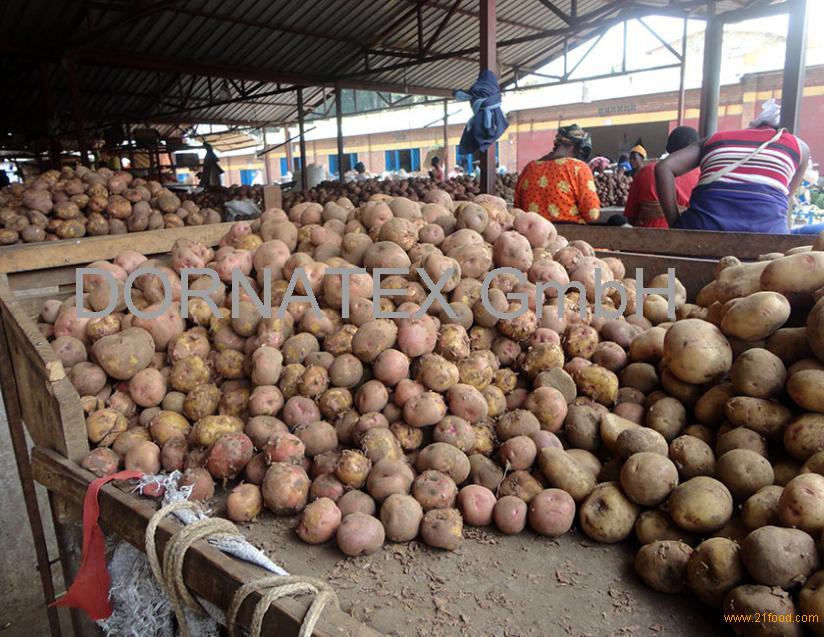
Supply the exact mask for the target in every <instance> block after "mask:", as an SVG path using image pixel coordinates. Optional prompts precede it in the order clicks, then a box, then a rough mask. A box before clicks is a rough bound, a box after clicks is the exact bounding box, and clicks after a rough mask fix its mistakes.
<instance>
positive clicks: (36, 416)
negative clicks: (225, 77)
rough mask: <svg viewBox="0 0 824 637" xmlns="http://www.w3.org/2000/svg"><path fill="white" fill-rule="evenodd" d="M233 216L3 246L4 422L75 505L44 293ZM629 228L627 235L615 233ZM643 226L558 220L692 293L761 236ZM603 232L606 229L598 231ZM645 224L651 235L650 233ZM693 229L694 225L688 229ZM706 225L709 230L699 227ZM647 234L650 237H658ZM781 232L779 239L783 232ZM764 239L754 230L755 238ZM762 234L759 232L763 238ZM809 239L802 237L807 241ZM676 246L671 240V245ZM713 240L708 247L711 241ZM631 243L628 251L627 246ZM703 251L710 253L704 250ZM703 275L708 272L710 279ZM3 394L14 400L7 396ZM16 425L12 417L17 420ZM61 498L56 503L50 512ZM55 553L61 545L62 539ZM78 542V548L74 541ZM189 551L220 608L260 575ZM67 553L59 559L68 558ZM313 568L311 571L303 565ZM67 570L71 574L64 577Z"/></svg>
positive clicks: (352, 626)
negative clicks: (684, 239) (20, 431)
mask: <svg viewBox="0 0 824 637" xmlns="http://www.w3.org/2000/svg"><path fill="white" fill-rule="evenodd" d="M230 225H231V224H220V225H215V226H202V227H199V228H181V229H174V230H164V231H156V232H149V233H140V234H139V235H138V234H135V235H121V236H114V237H95V238H89V239H86V240H83V241H82V242H73V241H71V242H59V243H54V244H39V245H37V246H27V245H21V246H11V247H8V248H3V249H0V271H2V273H3V274H2V277H3V279H4V280H3V281H0V353H2V354H3V356H2V357H0V358H2V359H3V362H4V363H7V364H4V365H3V368H2V369H0V380H2V385H3V395H4V398H5V400H6V405H7V410H8V413H9V422H10V426H14V425H15V421H21V422H22V423H24V424H25V426H26V428H27V429H28V430H29V432H30V434H31V436H32V439H33V440H34V443H35V445H36V446H35V448H34V449H33V451H32V455H31V463H32V464H31V467H32V470H33V474H34V477H35V479H36V480H37V481H38V482H40V483H41V484H43V485H45V486H46V488H47V489H48V490H49V491H50V493H51V494H54V495H55V496H56V497H58V498H59V501H61V502H66V503H69V504H70V505H74V506H75V508H76V507H77V506H79V505H80V504H81V503H82V501H83V497H84V494H85V492H86V489H87V487H88V485H89V483H90V481H91V480H93V479H94V476H93V475H92V474H90V473H89V472H87V471H85V470H84V469H82V468H81V467H80V466H79V465H78V462H79V460H80V459H81V458H82V457H83V455H84V454H85V453H86V452H87V451H88V443H87V439H86V430H85V422H84V417H83V412H82V409H81V407H80V402H79V396H78V394H77V392H76V391H75V390H74V387H73V386H72V385H71V383H70V382H69V380H68V378H67V377H66V373H65V370H64V369H63V367H62V365H61V363H60V361H59V360H58V359H57V357H56V356H55V355H54V352H53V351H52V349H51V346H50V345H49V344H48V343H47V341H46V339H45V338H43V337H42V336H41V335H40V332H39V331H38V329H37V326H36V316H37V314H38V312H39V310H40V307H41V306H42V303H43V301H44V300H46V299H48V298H55V296H65V295H67V294H70V293H71V292H72V290H73V286H74V268H75V267H77V266H78V265H84V264H86V263H88V262H91V261H95V260H101V259H111V258H113V257H114V256H116V255H117V253H119V252H120V251H122V250H124V249H135V250H138V251H140V252H143V253H145V254H147V255H151V254H162V253H165V252H167V251H168V250H169V248H170V247H171V245H172V244H173V243H174V241H175V240H177V239H178V238H180V237H186V238H190V239H193V240H200V241H202V242H204V243H206V244H209V245H212V246H213V245H215V244H217V242H218V241H219V239H220V237H221V236H222V235H223V234H224V233H225V232H226V230H227V229H228V226H230ZM623 232H628V234H626V235H624V236H620V237H619V235H618V234H616V235H615V236H613V235H612V233H623ZM659 232H660V231H649V230H647V231H644V230H632V231H626V230H623V229H611V228H610V229H606V228H586V227H562V228H561V233H562V234H564V235H565V236H567V237H568V238H570V239H576V238H580V239H585V240H587V241H588V242H590V243H592V244H593V245H594V246H595V247H596V248H608V249H609V250H599V253H602V254H614V255H615V256H619V257H620V258H622V259H624V260H625V261H626V262H627V265H628V269H630V268H633V267H644V268H645V270H646V272H647V274H648V275H654V274H658V273H661V272H665V271H666V268H667V267H675V268H676V275H677V276H679V278H680V279H681V280H682V282H684V284H685V285H686V286H687V288H688V290H689V292H690V293H691V294H695V293H696V292H697V290H698V289H700V286H701V285H703V284H704V283H705V282H706V281H705V280H704V279H705V278H706V277H707V276H709V277H710V278H711V276H712V268H713V267H714V265H715V260H716V258H717V257H718V256H723V255H725V254H730V253H739V254H740V253H742V249H743V250H745V253H746V255H748V256H752V258H754V257H755V256H757V252H758V251H760V246H761V245H765V244H764V243H763V241H762V243H757V244H753V245H752V246H750V248H747V247H746V246H745V247H743V248H742V245H741V244H740V243H739V242H740V238H739V237H737V236H736V235H733V236H727V235H723V236H718V235H716V236H713V237H707V240H711V243H699V244H698V245H702V246H705V247H702V248H699V252H700V253H701V256H702V257H710V256H712V257H713V258H689V257H683V256H676V255H672V254H668V253H666V254H652V253H643V252H641V251H640V250H641V248H643V249H651V247H650V246H652V245H657V244H658V242H659V241H662V242H663V246H664V247H663V248H662V249H663V250H664V251H672V250H675V249H680V248H678V247H677V244H675V243H673V240H674V239H675V238H677V237H680V236H681V235H683V234H684V233H683V232H681V231H665V232H666V233H667V234H666V236H662V235H659ZM601 233H608V234H601ZM648 233H652V234H648ZM688 234H691V233H688ZM699 234H713V233H699ZM651 237H655V241H653V239H652V238H651ZM780 240H781V241H785V240H784V239H783V238H781V239H780ZM758 241H761V239H758ZM765 241H766V240H765ZM791 243H792V245H790V243H780V244H778V245H775V244H774V245H772V246H771V248H772V249H788V248H789V247H794V245H803V244H804V242H803V241H799V243H798V244H796V243H795V242H791ZM806 243H809V240H807V241H806ZM673 246H675V247H673ZM709 246H712V247H709ZM628 247H630V248H633V249H635V250H636V251H635V252H624V251H622V250H626V249H627V248H628ZM710 252H713V253H716V254H712V255H710ZM707 280H708V279H707ZM10 403H13V404H11V405H10ZM18 424H19V422H18ZM100 506H101V523H102V524H103V526H104V527H105V528H106V529H108V530H109V531H111V532H114V533H116V534H117V535H119V536H120V537H122V538H123V539H125V540H127V541H128V542H130V543H131V544H133V545H134V546H135V547H137V548H140V549H143V533H144V530H145V527H146V524H147V522H148V520H149V519H150V518H151V516H152V514H153V513H154V512H155V510H156V505H155V504H153V503H151V502H149V501H147V500H143V499H138V498H134V497H132V496H130V495H128V494H127V493H125V492H124V491H122V490H121V489H119V488H117V487H116V486H113V485H107V486H106V487H104V488H103V489H102V490H101V492H100ZM65 510H66V506H63V507H60V506H56V507H53V511H55V512H56V513H57V516H56V520H55V522H56V525H59V524H62V523H63V522H64V521H65V520H64V519H60V511H65ZM178 528H179V525H178V524H177V523H176V522H173V521H171V520H166V521H164V522H163V523H162V524H161V525H160V527H159V532H158V546H159V548H160V549H161V550H162V548H163V547H164V546H165V544H166V542H167V541H168V539H169V538H170V537H171V535H172V533H174V532H175V531H176V530H177V529H178ZM60 548H61V552H65V551H67V550H68V548H67V547H66V546H61V547H60ZM75 548H76V547H75ZM189 555H190V557H188V558H187V560H186V563H185V567H184V575H185V579H186V581H187V583H188V585H189V586H190V587H191V589H192V590H193V591H194V592H195V593H197V594H198V595H200V596H201V597H203V598H205V599H208V600H209V601H211V602H213V603H215V604H217V605H218V606H219V607H221V608H227V607H228V604H229V602H230V600H231V596H232V595H233V593H234V592H235V591H236V590H237V589H238V588H239V587H240V586H241V585H242V584H243V583H245V582H248V581H250V580H252V579H254V578H256V577H259V576H261V575H263V574H264V573H263V571H262V570H261V569H260V568H258V567H256V566H253V565H250V564H247V563H243V562H239V561H237V560H235V559H232V558H229V557H227V556H225V555H224V554H222V553H220V552H219V551H217V550H216V549H214V548H211V547H209V546H207V545H205V544H203V543H199V544H197V545H196V546H195V547H193V548H192V549H191V551H190V554H189ZM65 561H66V560H64V562H65ZM304 574H311V573H304ZM71 576H72V574H71V573H69V574H68V579H71ZM258 598H259V596H257V595H250V597H249V599H248V600H247V602H246V603H244V605H243V607H242V609H241V612H240V615H239V621H240V623H241V624H242V625H244V626H248V622H249V620H250V619H251V614H252V609H253V604H254V603H255V602H256V601H257V599H258ZM307 607H308V604H307V601H306V600H305V599H303V598H299V599H283V600H279V601H278V602H276V603H275V604H274V605H273V606H272V608H273V610H272V611H270V612H269V613H268V614H267V617H266V621H265V625H264V630H265V631H266V634H278V635H286V636H292V635H297V631H298V627H299V625H300V621H301V618H302V617H303V615H304V613H305V611H306V609H307ZM315 635H317V636H319V637H344V636H346V637H380V633H378V632H376V631H374V630H372V629H371V628H369V627H368V626H366V625H364V624H362V623H360V622H358V621H356V620H355V619H353V618H352V617H351V616H349V615H347V614H345V613H343V612H341V611H336V610H333V609H327V610H326V611H325V612H324V614H323V618H322V620H321V623H320V624H319V625H318V627H317V628H316V630H315Z"/></svg>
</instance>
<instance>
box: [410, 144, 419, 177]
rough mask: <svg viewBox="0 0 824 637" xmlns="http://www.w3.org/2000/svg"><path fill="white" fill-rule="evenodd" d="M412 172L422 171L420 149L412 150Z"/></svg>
mask: <svg viewBox="0 0 824 637" xmlns="http://www.w3.org/2000/svg"><path fill="white" fill-rule="evenodd" d="M411 155H412V170H413V171H415V170H420V169H421V149H420V148H413V149H412V153H411Z"/></svg>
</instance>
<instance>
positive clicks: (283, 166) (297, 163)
mask: <svg viewBox="0 0 824 637" xmlns="http://www.w3.org/2000/svg"><path fill="white" fill-rule="evenodd" d="M302 167H303V162H301V160H300V157H292V171H291V172H292V174H294V173H295V171H296V170H301V168H302ZM287 172H289V170H288V169H287V163H286V157H281V158H280V176H281V177H285V176H286V173H287Z"/></svg>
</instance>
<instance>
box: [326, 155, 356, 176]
mask: <svg viewBox="0 0 824 637" xmlns="http://www.w3.org/2000/svg"><path fill="white" fill-rule="evenodd" d="M357 163H358V154H357V153H344V154H343V172H344V174H345V173H347V172H349V171H350V170H353V169H354V168H355V164H357ZM329 172H330V173H332V174H333V175H337V174H338V156H337V154H335V155H329Z"/></svg>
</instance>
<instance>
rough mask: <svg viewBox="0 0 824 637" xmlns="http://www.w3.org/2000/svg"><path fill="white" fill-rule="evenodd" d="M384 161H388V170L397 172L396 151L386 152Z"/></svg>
mask: <svg viewBox="0 0 824 637" xmlns="http://www.w3.org/2000/svg"><path fill="white" fill-rule="evenodd" d="M383 155H384V160H385V161H386V170H389V171H391V170H395V151H394V150H386V151H384V153H383Z"/></svg>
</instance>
